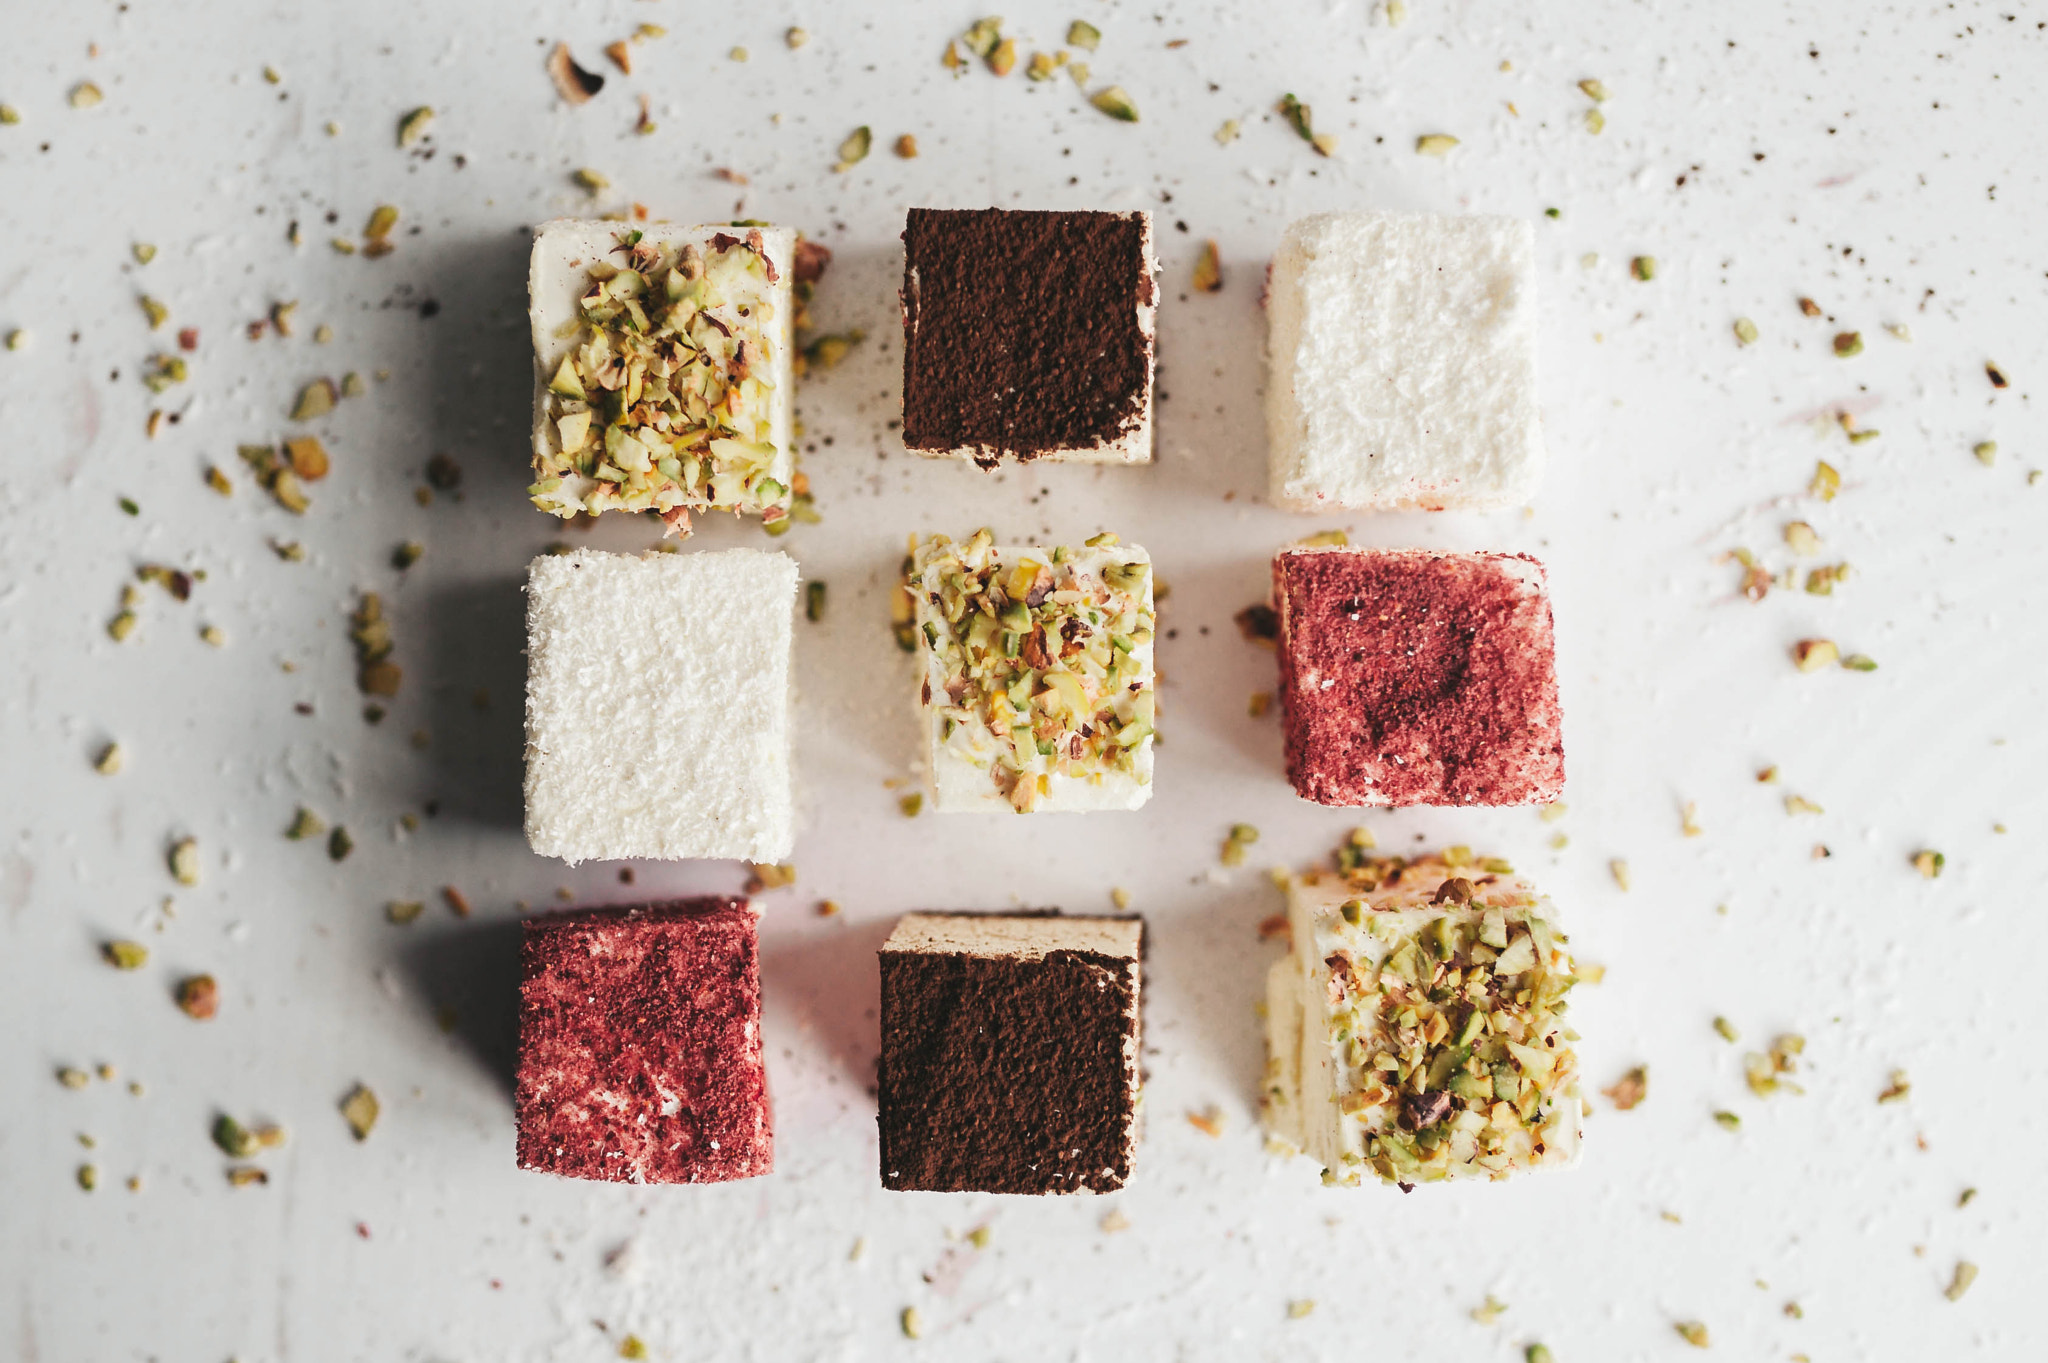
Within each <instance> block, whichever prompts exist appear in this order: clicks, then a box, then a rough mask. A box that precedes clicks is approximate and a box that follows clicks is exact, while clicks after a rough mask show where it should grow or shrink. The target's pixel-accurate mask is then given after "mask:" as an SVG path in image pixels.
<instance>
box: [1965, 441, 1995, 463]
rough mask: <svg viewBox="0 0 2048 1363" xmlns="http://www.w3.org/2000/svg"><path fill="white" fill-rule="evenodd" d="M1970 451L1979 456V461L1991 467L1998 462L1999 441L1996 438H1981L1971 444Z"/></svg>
mask: <svg viewBox="0 0 2048 1363" xmlns="http://www.w3.org/2000/svg"><path fill="white" fill-rule="evenodd" d="M1970 453H1971V454H1974V455H1976V456H1977V462H1978V463H1980V464H1982V465H1984V467H1986V468H1990V467H1991V466H1992V465H1993V464H1995V463H1996V462H1998V442H1997V441H1996V440H1980V441H1978V442H1977V443H1976V444H1974V445H1972V446H1970Z"/></svg>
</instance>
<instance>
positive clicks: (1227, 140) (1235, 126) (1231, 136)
mask: <svg viewBox="0 0 2048 1363" xmlns="http://www.w3.org/2000/svg"><path fill="white" fill-rule="evenodd" d="M1242 130H1243V125H1242V124H1240V123H1239V122H1238V121H1237V120H1236V119H1234V118H1226V119H1224V120H1223V124H1222V126H1221V127H1219V128H1217V129H1216V145H1217V146H1219V147H1227V146H1229V145H1230V144H1231V143H1232V142H1235V141H1237V135H1238V133H1239V132H1241V131H1242Z"/></svg>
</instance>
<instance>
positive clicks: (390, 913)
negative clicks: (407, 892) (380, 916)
mask: <svg viewBox="0 0 2048 1363" xmlns="http://www.w3.org/2000/svg"><path fill="white" fill-rule="evenodd" d="M426 910H427V906H426V904H425V903H424V902H423V901H421V900H418V899H394V900H392V901H391V902H390V903H388V904H386V905H385V906H384V916H385V917H386V918H388V919H390V920H391V921H392V922H394V923H398V924H401V925H403V924H406V923H410V922H413V921H414V920H416V919H417V918H418V917H419V916H420V915H421V914H422V913H425V912H426Z"/></svg>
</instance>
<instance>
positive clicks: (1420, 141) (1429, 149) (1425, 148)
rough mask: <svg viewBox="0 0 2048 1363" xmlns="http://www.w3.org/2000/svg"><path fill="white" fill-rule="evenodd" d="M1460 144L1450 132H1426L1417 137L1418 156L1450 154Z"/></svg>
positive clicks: (1416, 148)
mask: <svg viewBox="0 0 2048 1363" xmlns="http://www.w3.org/2000/svg"><path fill="white" fill-rule="evenodd" d="M1457 145H1458V139H1457V138H1455V137H1453V136H1451V135H1450V134H1449V133H1424V134H1423V135H1422V136H1420V137H1418V138H1416V139H1415V152H1416V155H1418V156H1449V155H1450V154H1451V152H1452V150H1453V149H1454V148H1455V147H1456V146H1457Z"/></svg>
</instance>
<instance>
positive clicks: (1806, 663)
mask: <svg viewBox="0 0 2048 1363" xmlns="http://www.w3.org/2000/svg"><path fill="white" fill-rule="evenodd" d="M1841 657H1842V650H1841V649H1839V648H1837V647H1836V646H1835V642H1834V641H1833V640H1832V639H1801V640H1800V641H1799V642H1798V643H1796V644H1794V645H1792V663H1793V665H1794V666H1795V667H1797V668H1798V669H1799V670H1800V671H1801V672H1818V671H1820V670H1821V669H1822V668H1824V667H1831V666H1833V665H1834V664H1835V663H1837V662H1839V661H1841Z"/></svg>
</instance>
